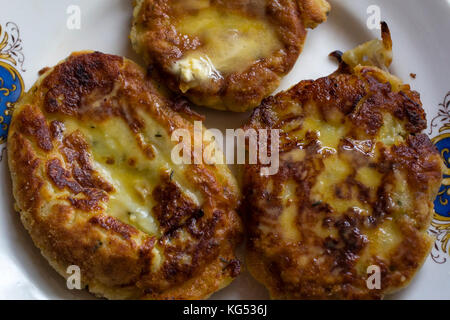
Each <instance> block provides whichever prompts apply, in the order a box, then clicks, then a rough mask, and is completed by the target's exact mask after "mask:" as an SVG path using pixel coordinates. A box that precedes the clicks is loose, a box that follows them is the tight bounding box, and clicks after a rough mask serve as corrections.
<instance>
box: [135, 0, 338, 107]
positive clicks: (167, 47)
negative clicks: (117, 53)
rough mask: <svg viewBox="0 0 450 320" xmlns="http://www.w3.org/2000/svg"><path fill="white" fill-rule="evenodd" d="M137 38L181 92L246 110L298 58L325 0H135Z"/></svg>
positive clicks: (138, 44)
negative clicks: (307, 33)
mask: <svg viewBox="0 0 450 320" xmlns="http://www.w3.org/2000/svg"><path fill="white" fill-rule="evenodd" d="M134 6H135V9H134V20H133V27H132V30H131V41H132V44H133V47H134V49H135V50H136V51H137V52H138V53H139V54H140V55H142V56H143V57H144V58H145V60H146V61H147V63H148V64H149V65H150V68H151V69H154V70H155V71H156V73H157V74H159V76H160V78H161V79H162V80H163V81H164V82H165V83H166V84H167V85H168V86H169V88H170V89H172V90H173V91H175V92H177V93H180V94H184V95H186V96H187V97H188V98H189V99H190V100H191V101H193V102H194V103H196V104H198V105H202V106H207V107H211V108H215V109H221V110H231V111H240V112H242V111H246V110H249V109H251V108H254V107H256V106H257V105H259V104H260V102H261V100H262V99H263V98H265V97H267V96H268V95H269V94H270V93H272V92H273V91H274V90H275V89H276V88H277V86H278V84H279V81H280V79H281V77H282V76H284V75H286V74H287V73H288V72H289V71H290V70H291V68H292V66H293V65H294V63H295V61H296V60H297V58H298V55H299V54H300V52H301V50H302V46H303V42H304V40H305V37H306V30H305V28H313V27H315V26H317V25H318V24H319V23H321V22H323V21H325V20H326V15H327V13H328V11H329V10H330V6H329V4H328V3H327V2H326V1H325V0H298V1H292V0H244V1H243V0H226V1H225V0H135V2H134Z"/></svg>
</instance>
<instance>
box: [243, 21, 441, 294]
mask: <svg viewBox="0 0 450 320" xmlns="http://www.w3.org/2000/svg"><path fill="white" fill-rule="evenodd" d="M383 33H384V34H383V42H381V41H378V40H375V41H372V42H369V43H366V44H364V45H362V46H360V47H358V48H356V49H355V50H353V51H349V52H347V53H345V54H344V56H343V58H344V60H345V62H342V64H341V67H340V69H339V70H338V71H337V72H336V73H334V74H332V75H330V76H328V77H324V78H321V79H318V80H316V81H302V82H300V83H299V84H297V85H296V86H294V87H293V88H292V89H290V90H288V91H286V92H282V93H280V94H278V95H276V96H275V97H271V98H268V99H266V100H265V101H264V102H263V103H262V105H261V106H260V107H258V108H257V109H255V111H254V113H253V115H252V118H251V120H250V122H249V124H248V128H254V129H279V130H280V169H279V172H278V173H277V174H276V175H273V176H268V177H264V176H261V175H260V167H261V166H259V165H256V166H252V165H248V166H246V167H245V169H244V172H243V182H244V187H243V193H244V197H245V201H244V202H245V206H244V210H245V212H246V216H247V222H246V223H247V226H248V232H249V234H248V237H249V240H248V255H247V259H248V260H247V263H248V267H249V270H250V272H251V273H252V274H253V276H254V277H255V278H256V279H257V280H259V281H260V282H262V283H263V284H264V285H265V286H266V287H267V288H268V289H269V291H270V294H271V297H272V298H278V299H366V298H369V299H370V298H382V297H383V295H384V294H387V293H391V292H393V291H394V290H396V289H398V288H402V287H404V286H405V285H407V284H408V282H409V281H410V280H411V279H412V277H413V276H414V274H415V273H416V271H417V270H418V268H420V266H421V265H422V263H423V262H424V260H425V258H426V257H427V255H428V253H429V250H430V248H431V245H432V243H433V240H432V238H431V237H430V236H429V235H428V234H427V229H428V227H429V224H430V219H431V217H432V214H433V204H432V200H434V197H435V196H436V193H437V190H438V188H439V185H440V181H441V175H442V161H441V159H440V156H439V153H438V152H437V150H436V149H435V147H434V146H433V145H432V143H431V141H430V139H429V138H428V137H427V136H426V135H424V134H422V133H421V132H422V130H423V129H425V127H426V120H425V114H424V110H423V109H422V105H421V102H420V97H419V94H418V93H417V92H415V91H412V90H411V89H410V87H409V85H405V84H402V83H401V82H400V81H399V80H398V79H397V78H395V77H393V76H391V75H390V74H388V73H386V72H384V71H382V70H381V69H379V68H377V67H373V66H368V64H369V61H373V62H374V61H379V62H386V63H387V65H389V63H390V61H391V51H390V49H391V45H392V43H391V41H390V36H389V31H388V29H387V26H386V25H383ZM366 50H369V51H366ZM358 61H359V62H361V63H362V61H365V62H364V64H366V66H364V65H362V64H361V63H359V62H358ZM370 266H376V267H375V268H373V267H372V268H369V269H368V267H370ZM377 267H378V268H379V269H378V270H379V271H381V289H379V290H377V289H369V287H368V286H367V280H369V285H370V287H371V288H373V286H376V284H377V283H376V277H372V278H369V277H370V276H373V275H374V271H376V270H377Z"/></svg>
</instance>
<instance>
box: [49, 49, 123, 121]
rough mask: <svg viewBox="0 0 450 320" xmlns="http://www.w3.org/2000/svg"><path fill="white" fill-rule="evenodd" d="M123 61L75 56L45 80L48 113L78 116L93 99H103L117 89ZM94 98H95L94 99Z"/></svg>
mask: <svg viewBox="0 0 450 320" xmlns="http://www.w3.org/2000/svg"><path fill="white" fill-rule="evenodd" d="M121 62H122V58H120V57H117V56H111V55H105V54H101V53H98V52H94V53H89V54H82V55H73V56H70V57H69V58H68V60H67V61H66V62H65V63H63V64H60V65H58V66H56V67H55V69H54V70H53V72H52V73H51V74H50V75H49V76H48V77H46V78H45V80H44V81H43V86H44V87H45V88H47V89H48V91H47V93H46V94H45V99H44V104H45V110H46V111H47V112H49V113H57V112H58V113H62V114H66V115H70V116H77V115H78V116H79V115H81V113H82V110H81V108H82V105H83V103H85V102H86V100H87V99H88V97H89V96H90V95H93V94H95V95H97V96H104V95H106V94H108V93H110V92H111V91H112V90H113V88H114V83H115V81H116V80H117V78H118V76H119V68H118V63H121ZM91 98H92V97H91Z"/></svg>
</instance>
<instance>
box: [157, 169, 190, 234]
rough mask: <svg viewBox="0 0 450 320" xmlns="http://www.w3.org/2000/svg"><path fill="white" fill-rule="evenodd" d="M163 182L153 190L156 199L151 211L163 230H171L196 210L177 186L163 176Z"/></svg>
mask: <svg viewBox="0 0 450 320" xmlns="http://www.w3.org/2000/svg"><path fill="white" fill-rule="evenodd" d="M163 179H164V180H163V181H164V183H163V184H160V185H158V186H157V187H156V188H155V190H154V191H153V199H154V200H155V201H156V203H157V204H156V205H155V207H153V212H154V214H155V216H156V217H157V218H158V221H159V224H160V226H161V227H162V228H163V229H164V230H165V231H168V230H173V229H174V228H177V227H179V226H180V225H181V224H182V223H183V222H185V221H187V220H188V219H189V218H190V217H191V216H192V215H193V214H194V213H195V212H196V210H197V208H196V205H195V204H194V203H193V202H192V201H191V200H190V199H189V198H187V197H186V196H185V195H184V194H183V193H182V192H181V190H180V189H179V188H178V186H177V185H176V184H175V183H173V182H171V181H169V179H168V178H167V177H165V178H163Z"/></svg>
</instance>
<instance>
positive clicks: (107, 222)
mask: <svg viewBox="0 0 450 320" xmlns="http://www.w3.org/2000/svg"><path fill="white" fill-rule="evenodd" d="M89 222H90V223H91V224H93V225H99V226H100V227H102V228H104V229H105V230H111V231H113V232H115V233H117V234H119V235H120V236H121V237H123V238H124V239H130V238H131V237H132V236H133V235H136V234H138V231H137V230H136V229H135V228H133V227H132V226H130V225H128V224H125V223H123V222H120V221H119V220H117V219H115V218H113V217H109V216H104V215H99V216H95V217H92V218H91V219H90V220H89ZM150 246H151V242H148V243H147V244H146V247H145V248H144V249H145V251H147V250H148V249H149V247H150Z"/></svg>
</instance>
